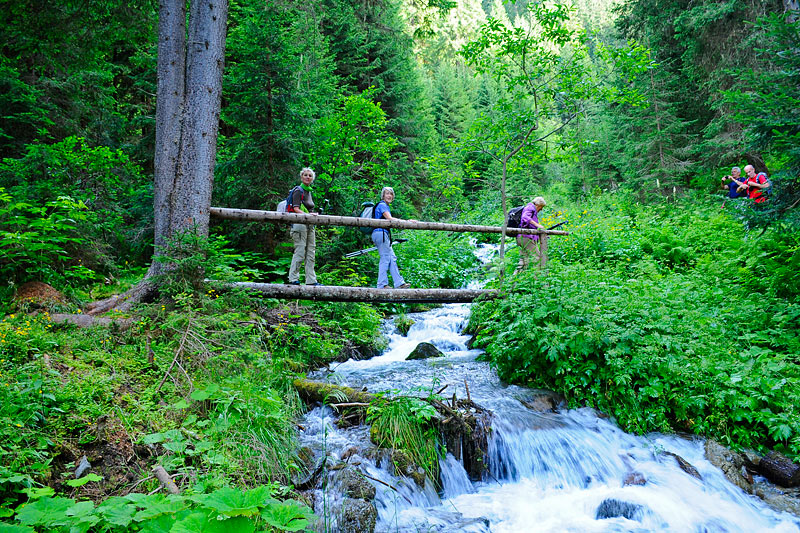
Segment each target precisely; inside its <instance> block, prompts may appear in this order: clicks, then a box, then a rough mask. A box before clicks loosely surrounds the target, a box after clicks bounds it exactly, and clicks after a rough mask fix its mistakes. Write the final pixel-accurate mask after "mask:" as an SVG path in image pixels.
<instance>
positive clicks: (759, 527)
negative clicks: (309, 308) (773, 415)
mask: <svg viewBox="0 0 800 533" xmlns="http://www.w3.org/2000/svg"><path fill="white" fill-rule="evenodd" d="M468 315H469V306H468V305H466V304H455V305H445V306H442V307H440V308H437V309H434V310H432V311H428V312H425V313H412V314H410V315H409V317H410V318H411V319H413V320H414V321H415V323H414V325H413V326H412V327H411V329H410V331H409V333H408V336H406V337H404V336H402V335H401V334H400V333H399V332H398V331H397V330H396V328H395V327H394V325H393V324H392V322H391V321H390V320H387V322H386V324H385V326H384V327H385V333H386V335H387V337H388V339H389V347H388V349H387V350H386V352H385V353H384V354H382V355H381V356H379V357H375V358H373V359H371V360H366V361H354V360H350V361H347V362H345V363H342V364H340V365H338V366H336V367H335V368H333V369H332V370H331V371H327V370H325V371H318V372H316V373H313V374H311V376H310V377H311V378H312V379H318V380H331V381H334V382H336V383H340V384H346V385H348V386H351V387H355V388H361V387H366V388H367V389H368V390H369V391H370V392H379V391H397V392H399V393H403V394H412V395H425V394H429V393H430V391H436V390H439V389H441V388H442V387H445V386H446V389H445V392H444V393H443V394H444V395H446V396H449V395H452V394H456V395H457V396H458V397H459V398H465V397H466V396H467V387H468V388H469V394H470V396H471V398H472V400H473V401H475V402H476V403H478V404H479V405H481V406H483V407H486V408H487V409H490V410H492V411H493V412H494V413H495V419H494V422H493V427H492V435H491V439H490V443H489V455H488V457H487V463H488V464H487V467H488V468H487V473H486V475H485V476H484V479H482V480H480V481H477V482H473V481H471V480H470V479H469V477H468V475H467V473H466V471H465V469H464V467H463V465H462V464H461V463H460V462H459V461H458V460H456V459H455V457H453V455H450V454H447V456H446V457H444V458H443V459H442V460H441V461H440V468H441V475H440V478H441V479H440V481H441V485H442V486H441V487H440V488H439V490H438V492H437V490H436V489H434V487H432V486H431V484H430V482H427V483H425V485H424V486H419V485H418V484H417V483H416V482H415V481H414V480H412V479H411V478H409V477H404V476H396V475H395V474H394V473H393V471H392V468H391V461H389V460H388V459H386V457H385V456H383V455H382V453H383V452H381V451H380V450H376V448H375V447H374V445H372V444H371V443H370V441H369V431H368V428H366V427H363V426H362V427H355V428H348V429H340V428H337V427H336V426H335V423H334V422H335V418H334V414H333V413H332V411H330V410H329V409H328V408H317V409H314V410H312V411H311V412H309V413H308V415H307V416H306V418H305V420H304V421H303V426H304V427H305V430H304V431H303V433H302V435H301V440H302V441H303V444H304V445H306V446H309V447H310V448H313V449H315V450H316V451H317V453H318V454H320V455H325V454H327V455H328V457H329V458H330V459H331V461H330V462H331V464H332V463H334V462H335V461H336V460H339V459H342V458H343V457H344V458H346V461H347V463H348V464H349V465H351V466H356V467H358V468H359V469H360V471H361V472H362V473H363V475H364V476H365V479H367V480H368V481H369V482H370V483H371V484H372V485H373V486H374V487H375V492H376V495H375V499H374V504H375V507H376V508H377V510H378V519H377V526H376V531H378V532H381V533H417V532H421V531H424V532H447V533H459V532H461V533H490V532H491V533H520V532H557V533H561V532H575V533H585V532H642V533H644V532H653V531H658V532H681V533H682V532H691V533H736V532H741V533H755V532H774V533H800V519H798V518H797V517H794V516H792V515H788V514H786V513H778V512H775V511H773V510H771V509H770V508H768V507H767V506H766V505H765V504H764V503H763V502H762V501H761V500H760V499H758V498H757V497H755V496H751V495H748V494H745V493H744V492H743V491H741V490H740V489H738V488H737V487H735V486H734V485H732V484H731V483H729V482H728V481H727V480H726V479H725V477H724V475H723V474H722V472H721V471H719V470H718V469H717V468H716V467H714V466H713V465H712V464H711V463H709V462H708V461H707V460H706V459H705V457H704V450H703V442H702V441H701V440H699V439H698V440H685V439H681V438H678V437H675V436H665V435H660V434H653V435H648V436H645V437H638V436H634V435H629V434H626V433H625V432H623V431H621V430H620V429H619V428H618V427H616V426H615V425H614V424H613V423H612V422H611V421H609V420H607V419H604V418H601V417H599V416H597V413H595V412H594V411H593V410H591V409H576V410H562V411H559V412H547V413H541V412H535V411H533V410H531V409H529V408H528V407H526V405H530V400H531V399H532V398H533V397H534V396H535V394H536V391H531V390H529V389H526V388H523V387H517V386H509V385H506V384H503V383H502V382H500V380H499V379H498V377H497V375H496V374H495V372H494V371H493V370H492V369H491V368H490V366H489V365H488V364H487V363H486V362H482V361H478V360H477V356H478V355H479V354H480V351H479V350H470V349H469V348H468V347H467V341H468V337H467V336H465V335H463V334H462V333H463V329H464V326H465V325H466V321H467V317H468ZM419 342H430V343H432V344H434V345H436V346H437V347H438V348H439V349H440V350H442V351H443V352H444V353H445V354H446V357H443V358H436V359H428V360H423V361H405V358H406V357H407V356H408V354H409V353H410V352H411V351H412V350H413V349H414V348H415V347H416V345H417V344H418V343H419ZM667 452H668V453H667ZM671 454H674V455H671ZM675 455H678V456H680V457H682V458H683V459H684V460H685V461H687V462H688V463H689V464H691V465H692V466H693V467H694V468H695V469H696V470H697V473H698V474H699V477H700V478H699V479H698V478H697V477H694V476H692V475H690V474H688V473H687V472H685V471H684V470H682V469H681V468H680V466H679V465H678V462H677V461H676V459H675ZM336 477H337V473H336V471H332V472H329V473H328V478H327V479H328V480H329V483H328V485H327V486H326V488H325V489H320V490H318V491H316V492H317V494H316V501H317V508H316V511H317V512H318V513H319V514H326V515H327V516H328V518H327V522H326V524H325V525H318V527H317V528H316V531H324V532H326V533H327V532H336V531H338V529H337V524H336V518H335V516H336V513H335V510H336V509H337V507H338V506H340V504H341V501H342V495H341V494H340V493H339V492H338V490H339V489H338V488H337V482H336Z"/></svg>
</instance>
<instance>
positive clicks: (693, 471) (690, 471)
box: [663, 452, 703, 480]
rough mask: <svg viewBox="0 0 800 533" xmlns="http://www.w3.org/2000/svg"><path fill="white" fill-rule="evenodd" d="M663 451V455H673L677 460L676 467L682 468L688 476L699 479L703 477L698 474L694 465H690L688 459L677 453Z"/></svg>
mask: <svg viewBox="0 0 800 533" xmlns="http://www.w3.org/2000/svg"><path fill="white" fill-rule="evenodd" d="M663 453H664V455H669V456H670V457H674V458H675V460H676V461H677V462H678V467H680V469H681V470H683V471H684V472H686V473H687V474H689V475H690V476H692V477H696V478H697V479H700V480H702V479H703V476H701V475H700V472H698V471H697V469H696V468H695V467H694V466H692V464H691V463H690V462H689V461H687V460H686V459H684V458H683V457H681V456H680V455H678V454H677V453H672V452H663Z"/></svg>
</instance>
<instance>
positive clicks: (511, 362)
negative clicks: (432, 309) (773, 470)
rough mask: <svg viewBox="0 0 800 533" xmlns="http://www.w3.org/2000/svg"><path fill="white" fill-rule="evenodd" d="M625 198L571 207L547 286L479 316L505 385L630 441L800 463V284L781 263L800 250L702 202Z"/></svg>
mask: <svg viewBox="0 0 800 533" xmlns="http://www.w3.org/2000/svg"><path fill="white" fill-rule="evenodd" d="M612 198H613V199H600V200H597V201H596V202H592V203H591V204H589V205H587V206H585V207H584V208H583V209H580V208H577V207H573V206H566V209H565V211H567V214H568V218H569V219H570V220H571V221H573V224H574V222H575V221H579V223H578V224H575V225H573V226H572V227H571V228H570V230H571V232H572V233H571V235H570V236H569V237H567V238H560V239H559V238H551V239H550V243H551V263H550V270H549V273H548V275H547V276H546V277H545V276H538V277H537V276H536V275H533V273H531V272H527V273H525V274H524V275H522V276H520V277H516V278H512V285H510V286H509V287H507V288H506V289H505V290H506V291H507V297H506V298H505V299H498V300H495V301H492V302H484V303H481V304H479V305H477V306H475V307H474V308H473V314H472V317H471V320H470V324H471V325H470V327H471V328H472V329H473V330H476V331H478V339H477V344H478V345H479V346H483V347H485V348H486V350H487V355H488V357H490V358H491V361H492V362H493V364H494V365H495V366H496V367H497V369H498V372H499V374H500V375H501V377H502V378H503V379H504V380H507V381H510V382H515V383H525V384H530V385H532V386H537V387H546V388H550V389H553V390H556V391H558V392H561V393H563V394H564V395H565V396H566V397H567V398H568V399H569V400H570V404H571V405H573V406H574V405H589V406H592V407H596V408H598V409H600V410H602V411H606V412H608V413H609V414H612V415H613V416H614V417H615V418H616V419H617V421H618V422H619V423H620V424H621V425H622V427H623V428H625V429H627V430H632V431H637V432H647V431H672V430H682V431H692V432H695V433H698V434H702V435H709V436H715V437H718V438H721V439H723V440H725V441H726V442H729V443H731V444H736V445H741V446H771V447H777V448H779V449H783V450H784V451H786V452H788V453H789V454H791V455H798V454H800V418H798V417H797V416H796V415H795V414H794V413H795V409H794V407H793V406H794V405H795V404H796V402H797V401H798V400H800V397H798V396H799V395H798V390H800V388H798V384H799V383H800V370H799V369H798V366H797V358H796V354H797V353H798V349H800V336H799V335H798V330H797V327H796V324H797V319H798V316H800V315H799V314H798V313H800V305H798V304H797V303H796V302H792V301H791V300H789V301H786V300H783V299H780V297H781V296H786V295H791V294H796V292H795V291H796V290H797V284H796V277H795V275H796V274H795V272H792V271H790V270H791V269H790V268H784V266H783V265H781V264H779V260H777V258H779V257H780V258H781V259H780V261H785V262H788V263H789V264H792V261H794V260H795V259H794V254H795V249H794V247H793V243H794V242H795V241H794V240H793V239H792V238H791V237H789V236H787V235H784V234H781V233H779V232H774V233H770V234H769V235H765V236H761V237H758V236H757V235H755V234H749V233H748V232H747V231H746V230H745V228H744V227H743V226H742V225H741V223H740V222H739V221H738V220H736V219H733V218H731V217H730V215H729V214H727V213H725V212H724V211H722V212H721V211H719V208H718V207H714V206H711V205H709V204H704V203H702V202H696V201H694V202H692V203H691V204H690V205H692V207H693V208H694V210H693V211H691V212H690V211H689V210H688V209H686V208H685V207H684V206H680V205H670V206H667V207H666V208H664V209H652V208H647V209H644V208H640V207H638V206H636V205H635V204H631V203H629V202H627V201H626V200H625V199H624V198H619V197H612ZM612 202H613V203H612ZM601 216H602V219H601V218H600V217H601ZM587 219H588V220H587ZM601 220H602V221H601ZM773 258H775V259H773Z"/></svg>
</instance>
